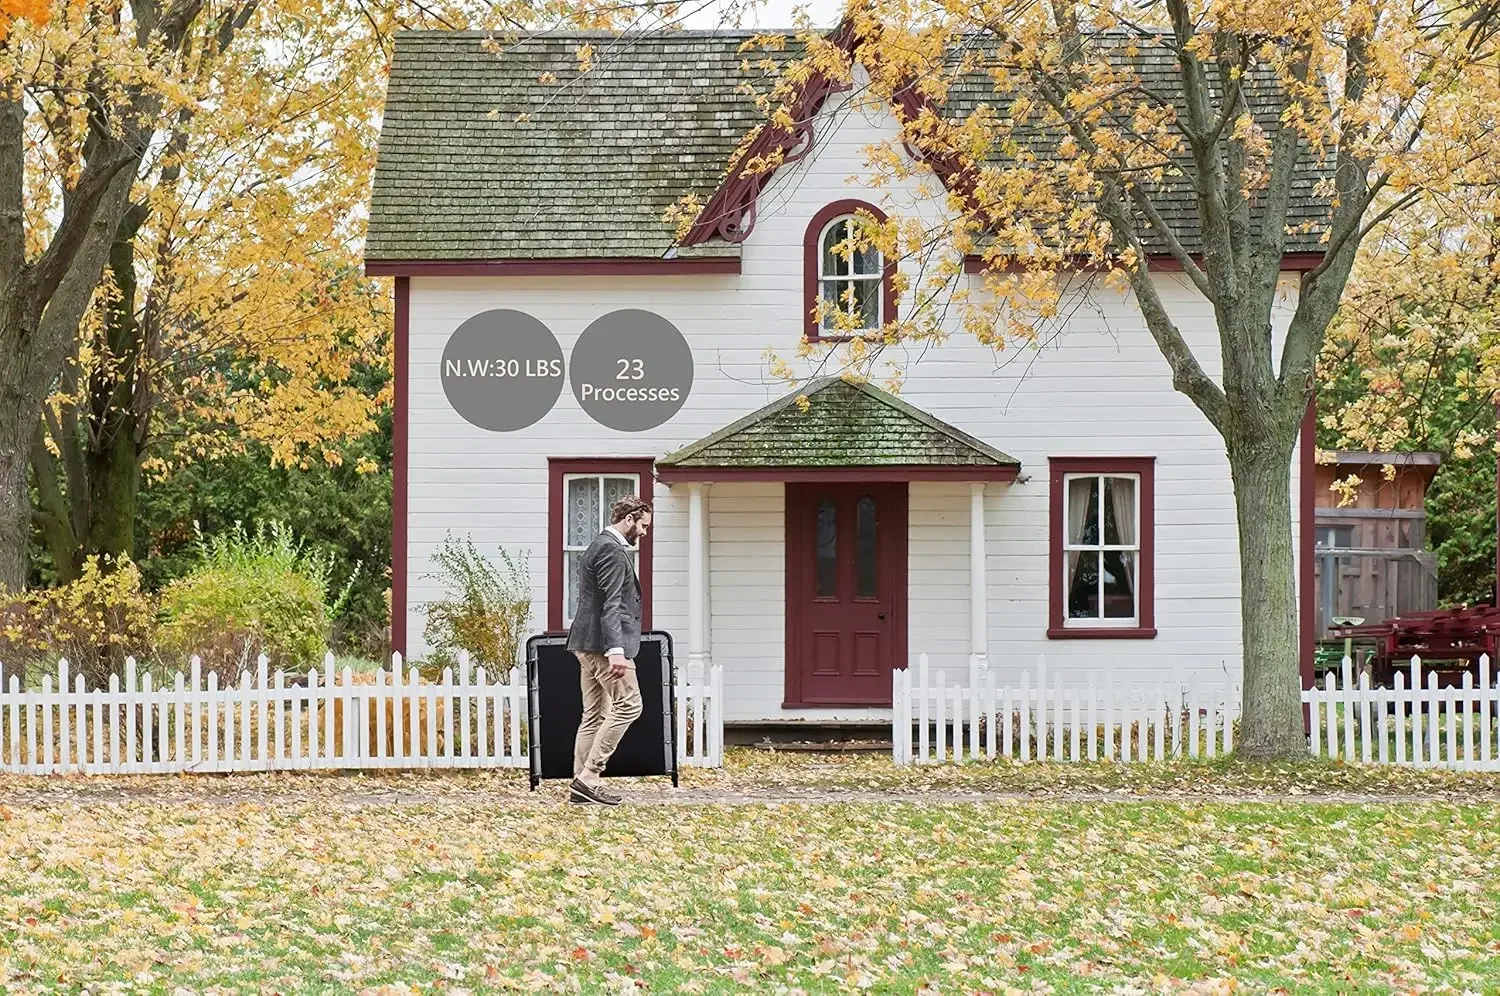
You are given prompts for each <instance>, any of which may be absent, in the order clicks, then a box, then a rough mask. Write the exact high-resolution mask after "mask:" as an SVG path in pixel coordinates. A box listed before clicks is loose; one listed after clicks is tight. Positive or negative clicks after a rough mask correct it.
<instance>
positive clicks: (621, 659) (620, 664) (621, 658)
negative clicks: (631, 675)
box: [609, 654, 630, 678]
mask: <svg viewBox="0 0 1500 996" xmlns="http://www.w3.org/2000/svg"><path fill="white" fill-rule="evenodd" d="M629 666H630V662H629V661H627V660H626V659H625V655H624V654H610V655H609V673H610V674H612V675H614V676H615V677H616V678H623V677H624V676H625V669H626V668H628V667H629Z"/></svg>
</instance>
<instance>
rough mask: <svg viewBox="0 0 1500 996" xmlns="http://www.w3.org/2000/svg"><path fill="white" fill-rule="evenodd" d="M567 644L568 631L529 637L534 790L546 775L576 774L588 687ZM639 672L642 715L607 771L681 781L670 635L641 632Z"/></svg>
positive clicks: (626, 735)
mask: <svg viewBox="0 0 1500 996" xmlns="http://www.w3.org/2000/svg"><path fill="white" fill-rule="evenodd" d="M567 642H568V638H567V635H566V634H557V635H555V636H533V637H532V638H531V639H529V640H527V641H526V678H527V684H528V687H529V689H530V702H531V707H530V710H529V717H528V735H529V743H530V745H531V787H532V788H533V789H535V788H536V787H537V785H538V783H540V782H541V781H542V780H543V779H545V778H569V779H571V778H572V777H573V742H574V740H575V739H576V738H577V735H578V724H579V723H580V722H581V721H582V720H583V690H582V689H581V688H580V687H579V682H578V659H577V658H576V657H574V656H573V654H572V652H571V651H569V650H568V649H567ZM635 674H636V680H637V681H639V682H640V686H641V716H640V718H639V719H637V720H636V721H635V722H634V723H632V724H630V729H628V730H626V731H625V736H623V737H621V738H620V745H619V747H617V748H616V749H615V753H614V755H613V756H612V757H610V759H609V764H607V765H606V766H605V768H604V775H605V777H607V778H609V777H621V776H626V777H638V776H642V775H671V776H672V784H673V785H676V784H677V696H676V694H675V691H676V677H677V676H676V667H675V666H674V663H673V660H672V637H671V635H670V634H668V633H665V632H661V631H652V632H649V633H643V634H641V650H640V653H639V654H638V655H636V658H635Z"/></svg>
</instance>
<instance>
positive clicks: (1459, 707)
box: [891, 654, 1500, 771]
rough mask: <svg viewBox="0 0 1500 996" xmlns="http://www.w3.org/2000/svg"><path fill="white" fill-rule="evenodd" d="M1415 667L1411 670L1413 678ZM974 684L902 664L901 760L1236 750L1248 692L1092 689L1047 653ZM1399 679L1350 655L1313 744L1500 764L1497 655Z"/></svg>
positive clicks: (1410, 759)
mask: <svg viewBox="0 0 1500 996" xmlns="http://www.w3.org/2000/svg"><path fill="white" fill-rule="evenodd" d="M1408 673H1409V675H1410V679H1409V680H1408ZM967 678H968V680H967V682H953V683H949V681H948V680H947V678H946V677H945V675H944V674H943V673H942V672H941V671H933V670H932V669H931V668H929V666H928V661H927V655H926V654H923V655H921V656H920V657H919V658H918V663H917V667H916V668H915V669H914V670H913V669H902V670H898V671H896V672H895V673H894V675H893V689H892V695H893V697H892V702H893V708H892V721H891V727H892V734H891V736H892V756H893V757H894V759H895V761H896V763H897V764H903V765H905V764H932V763H942V762H944V761H965V760H981V759H983V760H992V759H994V758H1003V759H1015V760H1019V761H1062V762H1075V761H1115V762H1119V763H1131V762H1140V761H1165V760H1169V759H1173V758H1182V757H1188V758H1197V757H1204V758H1211V757H1214V756H1216V755H1223V754H1229V753H1232V752H1233V750H1234V737H1235V732H1236V730H1235V723H1236V722H1237V720H1238V719H1239V693H1238V690H1236V689H1228V690H1225V689H1223V688H1222V687H1216V688H1215V689H1213V690H1211V691H1210V690H1202V689H1200V688H1199V686H1198V684H1197V683H1196V682H1195V681H1194V680H1193V679H1192V678H1191V677H1189V678H1187V679H1185V680H1184V679H1169V680H1163V681H1161V682H1158V683H1156V684H1155V686H1154V687H1152V688H1150V689H1145V688H1138V687H1128V686H1126V687H1121V685H1120V684H1119V683H1117V682H1116V681H1114V680H1113V679H1111V678H1101V677H1100V676H1099V675H1097V674H1095V675H1091V676H1090V677H1089V678H1088V679H1087V684H1086V686H1084V687H1079V686H1078V684H1077V682H1076V681H1075V682H1074V683H1073V684H1072V685H1071V686H1070V687H1064V684H1063V681H1062V678H1061V676H1060V675H1057V674H1055V673H1054V675H1053V677H1052V683H1051V685H1050V686H1049V685H1048V680H1047V665H1046V661H1045V659H1039V661H1038V665H1037V668H1036V670H1035V671H1034V672H1033V671H1023V672H1021V673H1020V674H1019V675H1017V676H1016V678H1015V680H1014V682H1009V681H1008V682H1004V683H1001V682H999V681H998V677H997V673H996V671H995V670H994V669H990V670H989V671H988V672H987V673H984V674H980V673H979V671H978V669H977V668H976V667H974V666H973V665H972V664H971V665H970V668H969V674H968V676H967ZM1393 686H1394V687H1391V688H1372V687H1371V685H1370V678H1369V675H1368V674H1363V675H1361V676H1360V677H1359V679H1358V680H1356V679H1355V675H1354V671H1353V666H1352V663H1351V662H1350V660H1349V659H1348V658H1347V657H1346V658H1344V661H1343V667H1342V674H1341V675H1340V676H1339V677H1335V675H1333V674H1329V675H1327V677H1326V679H1325V681H1324V685H1323V687H1322V688H1312V689H1308V690H1305V691H1304V692H1303V693H1302V702H1303V705H1304V706H1305V707H1306V711H1307V714H1308V750H1309V753H1311V754H1312V755H1314V756H1317V757H1325V758H1333V759H1336V760H1340V761H1344V762H1347V763H1357V764H1400V765H1413V766H1418V767H1443V768H1453V769H1459V770H1470V771H1497V770H1500V739H1497V734H1500V730H1497V725H1500V687H1497V684H1496V681H1495V676H1494V675H1492V673H1491V670H1490V660H1489V658H1488V657H1484V658H1482V659H1481V661H1480V667H1479V679H1478V682H1477V683H1476V682H1475V680H1474V676H1473V675H1472V674H1466V675H1465V676H1464V678H1463V683H1462V684H1461V685H1457V686H1453V687H1441V688H1440V687H1438V675H1437V673H1436V672H1434V671H1429V672H1427V674H1426V678H1425V683H1424V680H1423V673H1422V662H1421V659H1420V658H1417V657H1413V658H1412V659H1411V662H1410V668H1409V670H1408V671H1399V672H1397V674H1396V678H1395V681H1394V682H1393Z"/></svg>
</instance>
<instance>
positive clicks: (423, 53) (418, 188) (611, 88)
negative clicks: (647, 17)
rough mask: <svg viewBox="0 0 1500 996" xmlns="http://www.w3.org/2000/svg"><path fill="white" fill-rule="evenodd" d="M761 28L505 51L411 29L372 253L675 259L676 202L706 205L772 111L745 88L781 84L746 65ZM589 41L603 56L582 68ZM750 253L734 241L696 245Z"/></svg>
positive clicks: (470, 35)
mask: <svg viewBox="0 0 1500 996" xmlns="http://www.w3.org/2000/svg"><path fill="white" fill-rule="evenodd" d="M751 37H753V35H752V33H750V32H714V31H679V32H671V33H656V34H638V35H634V36H631V37H628V38H622V37H620V36H619V35H616V34H612V33H605V32H570V33H566V34H550V35H538V36H535V37H532V38H527V39H523V40H519V41H516V42H501V43H500V45H501V48H502V50H503V51H501V52H500V53H498V54H497V53H496V52H494V51H491V50H489V49H490V46H489V45H487V42H486V40H487V39H488V38H490V35H489V34H488V33H485V32H464V31H456V32H446V31H415V32H401V33H399V34H398V35H397V37H396V46H395V56H394V58H393V61H392V63H391V74H390V83H389V89H388V92H387V96H386V103H385V117H384V120H383V122H382V125H381V131H380V147H379V156H378V159H377V163H376V167H375V180H374V190H373V193H372V196H371V203H370V226H369V234H368V237H367V238H368V243H367V247H366V249H365V256H366V258H367V259H378V260H410V259H441V260H462V259H505V258H551V257H568V256H575V257H576V256H608V257H634V256H644V257H660V256H662V255H663V254H664V253H665V252H666V251H667V250H668V249H669V248H670V247H671V245H672V242H673V235H674V232H673V229H672V227H671V226H670V225H668V224H666V223H665V222H664V221H663V220H662V214H663V212H664V211H665V210H666V209H667V207H668V206H669V205H671V204H672V203H674V202H675V201H676V200H677V199H678V198H680V197H681V196H683V195H684V194H687V193H690V192H691V193H696V194H697V195H698V198H699V200H700V201H707V200H708V198H709V197H710V196H711V195H712V194H713V192H714V189H715V188H716V187H717V186H718V183H719V178H720V177H721V176H723V174H724V172H725V170H726V169H727V168H728V165H729V159H730V157H731V156H732V155H733V153H734V151H735V149H736V148H737V147H738V145H739V142H740V140H741V139H742V138H743V137H744V136H745V134H746V133H747V132H748V131H750V129H752V128H753V127H755V125H756V124H758V123H759V122H760V121H762V120H764V114H763V113H762V112H761V111H760V110H759V109H758V108H757V107H756V106H755V103H754V101H753V99H752V98H751V97H750V96H748V95H746V94H743V93H738V92H736V88H737V87H739V86H741V85H742V84H746V83H751V84H754V85H757V86H758V88H759V89H760V90H762V91H764V90H766V89H768V88H769V85H770V84H769V83H768V82H767V80H766V79H765V78H764V77H765V73H764V71H763V70H760V69H752V70H751V71H750V72H749V73H745V72H742V71H741V69H740V64H741V61H742V60H743V59H745V58H747V56H745V55H741V54H740V53H739V51H738V49H739V46H740V45H741V44H742V43H743V42H744V41H746V40H747V39H749V38H751ZM585 44H587V45H592V46H593V48H594V52H595V57H594V58H595V61H594V65H593V67H592V68H591V69H589V70H588V71H587V72H579V70H578V57H577V55H576V54H575V53H576V51H577V49H578V47H579V46H580V45H585ZM764 57H765V56H764V54H756V53H751V54H750V55H749V56H748V58H750V59H751V61H752V62H753V61H758V60H759V59H763V58H764ZM547 73H551V74H553V75H554V76H555V77H556V82H551V81H547V82H543V79H544V74H547ZM522 114H527V115H529V116H530V117H529V119H528V120H525V121H520V120H517V118H518V117H519V116H520V115H522ZM738 253H739V247H738V246H737V245H728V244H725V243H723V242H719V243H716V244H714V245H711V246H706V247H697V248H695V249H693V250H691V251H687V250H684V251H683V252H682V255H684V256H686V255H697V256H702V255H721V256H722V255H730V256H734V255H738Z"/></svg>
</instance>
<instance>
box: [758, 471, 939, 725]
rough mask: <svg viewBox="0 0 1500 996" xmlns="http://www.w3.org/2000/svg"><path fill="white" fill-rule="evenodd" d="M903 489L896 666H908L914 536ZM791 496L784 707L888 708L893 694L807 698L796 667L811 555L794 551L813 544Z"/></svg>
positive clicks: (895, 582)
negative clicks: (859, 698) (844, 698)
mask: <svg viewBox="0 0 1500 996" xmlns="http://www.w3.org/2000/svg"><path fill="white" fill-rule="evenodd" d="M869 480H870V478H867V477H860V478H857V479H855V480H852V481H851V482H850V483H859V484H863V483H865V482H867V481H869ZM893 483H899V482H893ZM900 493H901V501H900V509H901V511H900V516H901V523H900V535H901V541H900V542H899V543H897V544H896V550H897V557H896V560H895V563H894V564H893V565H892V568H891V581H892V588H891V592H892V599H891V604H892V606H893V607H894V611H895V613H896V618H895V620H894V623H895V625H893V626H892V627H891V639H892V641H893V642H894V643H895V647H894V648H892V653H891V657H892V662H893V663H892V666H893V667H894V668H904V667H907V666H908V662H907V653H908V647H907V638H908V636H907V616H908V615H909V614H910V611H911V601H910V575H911V558H910V555H909V552H908V549H907V547H908V545H909V543H910V538H911V492H910V489H908V488H902V489H901V492H900ZM791 501H792V493H791V491H790V490H787V491H784V492H783V495H782V513H783V514H782V519H783V529H784V533H783V535H784V539H783V541H782V542H783V544H784V546H783V548H782V560H783V562H784V570H785V586H784V587H785V592H784V593H783V595H782V600H783V602H784V604H785V611H784V612H783V613H782V616H783V618H784V620H785V626H786V629H785V635H784V638H783V649H782V654H781V673H782V686H783V687H782V701H781V707H782V708H783V709H838V708H863V709H888V708H890V707H891V706H892V705H893V703H892V701H891V699H890V697H889V696H886V697H884V698H881V699H872V700H867V701H852V700H851V701H841V702H832V701H828V700H826V699H819V700H808V699H807V698H806V697H804V696H803V694H802V669H801V668H800V667H793V656H794V655H793V648H794V647H795V646H796V645H797V637H798V636H799V635H800V634H801V633H802V628H803V624H804V622H805V620H804V617H803V612H804V611H805V609H806V601H805V599H804V598H803V597H802V596H803V594H804V593H805V592H806V585H807V583H808V582H809V581H810V580H811V579H810V578H809V577H808V573H807V562H806V560H805V559H799V558H797V557H795V556H793V555H792V551H794V550H805V549H810V548H811V542H812V541H811V538H810V537H807V536H805V535H804V532H805V529H806V526H805V524H803V525H799V523H798V520H797V517H796V516H794V515H792V514H791V507H790V506H791Z"/></svg>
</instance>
